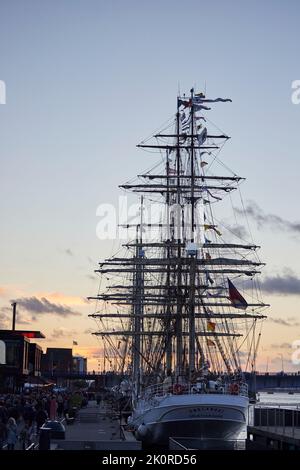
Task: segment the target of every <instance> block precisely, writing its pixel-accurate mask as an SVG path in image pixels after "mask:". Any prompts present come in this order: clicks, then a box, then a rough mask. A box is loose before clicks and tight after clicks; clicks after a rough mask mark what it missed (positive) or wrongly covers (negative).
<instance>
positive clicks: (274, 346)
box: [271, 343, 292, 349]
mask: <svg viewBox="0 0 300 470" xmlns="http://www.w3.org/2000/svg"><path fill="white" fill-rule="evenodd" d="M291 347H292V345H291V343H275V344H271V348H272V349H291Z"/></svg>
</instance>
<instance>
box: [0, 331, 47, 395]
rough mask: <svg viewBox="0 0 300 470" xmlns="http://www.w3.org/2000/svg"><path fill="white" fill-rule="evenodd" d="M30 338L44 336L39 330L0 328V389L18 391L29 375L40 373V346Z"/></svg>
mask: <svg viewBox="0 0 300 470" xmlns="http://www.w3.org/2000/svg"><path fill="white" fill-rule="evenodd" d="M29 337H30V338H44V335H43V334H42V333H40V332H39V331H23V330H0V389H1V390H5V391H6V390H7V391H12V392H14V391H18V390H20V389H21V388H22V387H23V385H24V383H25V382H26V381H27V380H28V377H29V376H35V377H37V376H39V375H40V374H41V367H40V365H41V356H42V348H41V347H40V346H38V345H37V344H34V343H30V340H29Z"/></svg>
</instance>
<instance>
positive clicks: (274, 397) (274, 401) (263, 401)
mask: <svg viewBox="0 0 300 470" xmlns="http://www.w3.org/2000/svg"><path fill="white" fill-rule="evenodd" d="M258 398H259V401H258V403H257V405H269V406H275V405H276V406H279V405H280V406H285V407H286V408H296V407H297V406H298V407H299V408H300V393H294V394H292V395H290V394H289V393H282V392H278V393H277V392H274V393H273V394H270V393H266V392H259V393H258Z"/></svg>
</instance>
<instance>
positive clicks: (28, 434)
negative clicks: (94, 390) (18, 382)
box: [0, 390, 84, 450]
mask: <svg viewBox="0 0 300 470" xmlns="http://www.w3.org/2000/svg"><path fill="white" fill-rule="evenodd" d="M83 400H84V397H83V396H82V394H79V393H78V394H74V393H68V392H59V393H56V394H55V393H53V391H50V390H47V391H45V390H34V391H26V392H22V393H21V394H5V395H0V450H2V449H4V448H7V449H8V450H13V449H16V448H18V449H26V448H28V447H29V446H30V445H31V444H34V443H36V442H37V440H38V436H39V430H40V427H41V426H42V425H43V424H44V423H45V422H46V421H47V420H48V419H50V420H56V419H60V420H61V419H62V418H63V417H65V416H66V415H67V416H68V415H69V414H70V413H72V410H74V408H76V407H80V406H81V405H82V401H83Z"/></svg>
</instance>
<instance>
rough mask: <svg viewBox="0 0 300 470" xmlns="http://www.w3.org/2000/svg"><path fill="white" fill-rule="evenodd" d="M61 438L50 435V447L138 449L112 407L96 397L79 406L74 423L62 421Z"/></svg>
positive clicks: (61, 448)
mask: <svg viewBox="0 0 300 470" xmlns="http://www.w3.org/2000/svg"><path fill="white" fill-rule="evenodd" d="M63 424H64V426H65V429H66V435H65V439H64V440H60V439H52V440H51V449H52V450H139V449H141V443H140V442H139V441H137V440H136V439H135V437H134V436H133V434H132V433H129V432H127V431H126V430H125V429H124V426H123V425H122V422H121V420H120V417H119V415H118V414H116V413H115V412H114V410H113V409H112V407H111V406H110V405H109V404H108V403H106V402H102V404H101V406H97V404H96V402H95V401H91V402H89V404H88V406H87V407H85V408H82V409H81V410H80V411H79V412H78V414H77V417H76V420H75V421H74V423H73V424H69V425H68V424H66V423H65V422H64V423H63Z"/></svg>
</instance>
